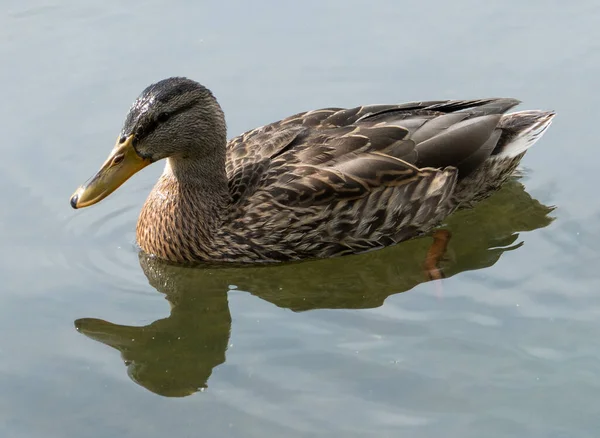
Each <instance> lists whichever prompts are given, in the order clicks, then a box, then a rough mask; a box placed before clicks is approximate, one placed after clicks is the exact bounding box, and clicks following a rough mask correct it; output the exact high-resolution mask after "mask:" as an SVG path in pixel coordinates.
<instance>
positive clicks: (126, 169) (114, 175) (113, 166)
mask: <svg viewBox="0 0 600 438" xmlns="http://www.w3.org/2000/svg"><path fill="white" fill-rule="evenodd" d="M151 163H152V161H151V160H149V159H147V158H142V157H140V156H139V155H138V154H137V152H136V151H135V149H134V147H133V135H130V136H129V137H127V138H126V139H125V141H124V142H122V143H121V142H120V140H117V144H116V145H115V147H114V149H113V150H112V152H111V153H110V155H109V157H108V159H107V160H106V161H105V162H104V164H103V165H102V167H101V168H100V170H99V171H98V173H96V175H94V176H93V177H92V178H90V180H89V181H88V182H86V183H85V184H84V185H82V186H81V187H79V188H78V189H77V191H76V192H75V193H73V196H71V207H73V208H82V207H87V206H89V205H92V204H95V203H97V202H100V201H102V200H103V199H104V198H106V197H107V196H108V195H110V194H111V193H112V192H114V191H115V190H117V189H118V188H119V187H120V186H121V184H123V183H124V182H125V181H127V180H128V179H129V178H130V177H131V176H132V175H133V174H134V173H136V172H139V171H140V170H142V169H143V168H144V167H146V166H147V165H149V164H151Z"/></svg>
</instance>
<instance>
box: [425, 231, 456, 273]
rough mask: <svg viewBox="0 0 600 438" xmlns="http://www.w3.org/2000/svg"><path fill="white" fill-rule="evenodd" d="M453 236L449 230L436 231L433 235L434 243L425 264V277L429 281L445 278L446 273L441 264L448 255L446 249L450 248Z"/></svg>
mask: <svg viewBox="0 0 600 438" xmlns="http://www.w3.org/2000/svg"><path fill="white" fill-rule="evenodd" d="M451 236H452V235H451V234H450V231H448V230H436V231H434V233H433V235H432V237H433V243H432V244H431V246H430V247H429V250H428V251H427V255H426V256H425V263H424V264H423V268H424V270H425V275H426V277H427V279H428V280H441V279H442V278H444V272H443V271H442V268H440V266H439V264H440V262H441V261H443V260H444V255H445V254H446V249H447V248H448V243H449V242H450V237H451Z"/></svg>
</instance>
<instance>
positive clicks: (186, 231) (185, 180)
mask: <svg viewBox="0 0 600 438" xmlns="http://www.w3.org/2000/svg"><path fill="white" fill-rule="evenodd" d="M223 149H224V148H223ZM229 199H230V198H229V190H228V183H227V174H226V172H225V157H224V153H223V156H212V157H207V156H204V157H203V158H202V159H201V160H200V159H192V158H173V157H171V158H168V159H167V163H166V165H165V170H164V172H163V174H162V175H161V177H160V179H159V180H158V182H157V183H156V185H155V186H154V189H153V190H152V192H151V193H150V195H149V196H148V199H147V201H146V204H145V205H144V207H143V209H142V212H141V214H140V218H139V220H138V226H137V240H138V243H139V245H140V246H141V247H142V249H143V250H144V251H145V252H148V253H151V254H155V255H157V256H158V257H160V258H162V259H167V260H171V261H175V262H183V261H192V260H199V259H207V260H208V259H211V249H212V243H213V239H214V236H215V233H216V232H217V230H218V229H219V227H220V226H221V222H222V219H221V218H222V217H223V215H224V213H225V211H226V209H227V207H228V204H229Z"/></svg>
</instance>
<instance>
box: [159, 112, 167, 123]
mask: <svg viewBox="0 0 600 438" xmlns="http://www.w3.org/2000/svg"><path fill="white" fill-rule="evenodd" d="M170 116H171V114H169V113H167V112H162V113H159V114H158V116H157V117H156V120H157V121H158V122H160V123H162V122H166V121H167V119H168V118H169V117H170Z"/></svg>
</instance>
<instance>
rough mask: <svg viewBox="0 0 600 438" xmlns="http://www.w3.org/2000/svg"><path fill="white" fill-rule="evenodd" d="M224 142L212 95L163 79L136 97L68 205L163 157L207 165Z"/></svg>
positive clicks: (97, 196)
mask: <svg viewBox="0 0 600 438" xmlns="http://www.w3.org/2000/svg"><path fill="white" fill-rule="evenodd" d="M225 142H226V127H225V118H224V116H223V112H222V110H221V107H220V106H219V104H218V103H217V100H216V99H215V97H214V96H213V94H212V93H211V92H210V91H209V90H208V89H207V88H206V87H204V86H202V85H200V84H199V83H197V82H194V81H192V80H190V79H186V78H178V77H176V78H169V79H164V80H162V81H160V82H157V83H155V84H152V85H150V86H149V87H147V88H146V89H145V90H144V91H143V92H142V93H141V94H140V96H139V97H138V98H137V99H136V100H135V102H134V103H133V105H132V106H131V108H130V110H129V113H128V114H127V117H126V119H125V123H124V124H123V129H122V130H121V132H120V133H119V136H118V138H117V142H116V144H115V146H114V148H113V150H112V151H111V153H110V155H109V156H108V159H107V160H106V161H105V162H104V164H103V165H102V167H101V168H100V170H99V171H98V173H96V174H95V175H94V176H93V177H92V178H90V179H89V180H88V181H87V182H86V183H85V184H84V185H82V186H81V187H79V188H78V189H77V191H76V192H75V193H74V194H73V195H72V196H71V206H72V207H73V208H81V207H87V206H89V205H92V204H95V203H97V202H99V201H101V200H102V199H104V198H106V197H107V196H108V195H110V194H111V193H112V192H114V191H115V190H116V189H117V188H118V187H119V186H120V185H121V184H123V183H124V182H125V181H127V179H129V178H130V177H131V176H132V175H133V174H134V173H136V172H139V171H140V170H141V169H143V168H144V167H146V166H148V165H149V164H152V163H153V162H155V161H158V160H161V159H163V158H171V159H173V160H175V161H178V162H187V161H189V162H191V161H194V162H196V161H198V160H200V161H208V162H209V163H211V164H212V163H213V162H214V161H215V160H214V157H215V156H221V155H224V153H225V151H224V149H225V148H224V145H225Z"/></svg>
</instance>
